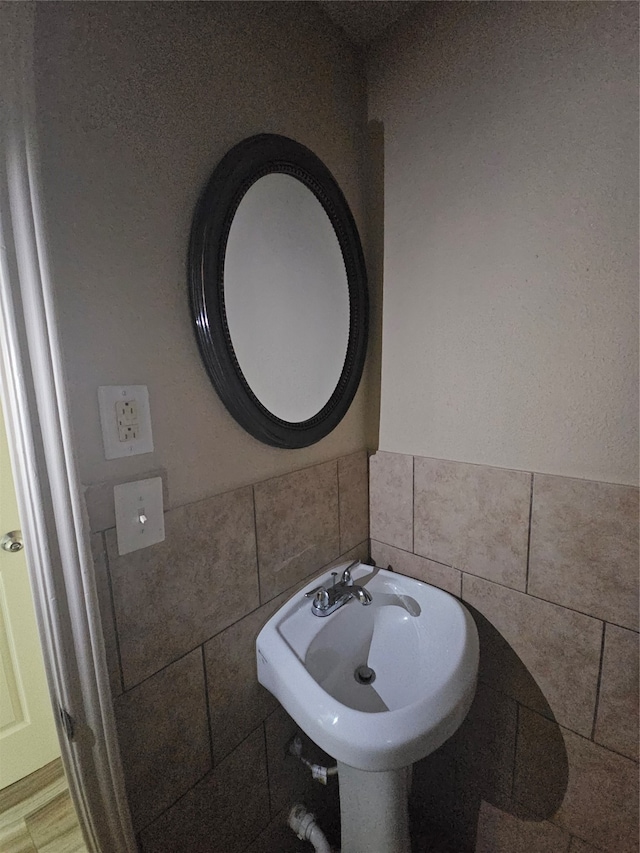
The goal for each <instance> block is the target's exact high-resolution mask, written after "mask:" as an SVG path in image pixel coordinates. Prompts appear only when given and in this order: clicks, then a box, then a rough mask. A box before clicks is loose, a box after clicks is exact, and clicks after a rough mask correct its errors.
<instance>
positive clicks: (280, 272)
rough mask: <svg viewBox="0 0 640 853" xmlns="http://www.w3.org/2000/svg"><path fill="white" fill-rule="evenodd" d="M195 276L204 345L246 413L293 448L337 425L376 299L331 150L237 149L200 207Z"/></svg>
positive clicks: (260, 430) (279, 140)
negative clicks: (323, 153)
mask: <svg viewBox="0 0 640 853" xmlns="http://www.w3.org/2000/svg"><path fill="white" fill-rule="evenodd" d="M188 276H189V299H190V305H191V317H192V322H193V329H194V332H195V336H196V341H197V344H198V348H199V350H200V355H201V357H202V361H203V364H204V367H205V369H206V371H207V373H208V374H209V378H210V380H211V382H212V384H213V387H214V388H215V390H216V391H217V393H218V395H219V397H220V399H221V400H222V402H223V403H224V405H225V406H226V407H227V409H228V411H229V412H230V414H231V415H232V416H233V417H234V418H235V419H236V421H237V422H238V423H239V424H240V425H241V426H242V427H244V429H246V430H247V432H249V433H250V434H251V435H252V436H254V438H257V439H258V440H259V441H263V442H265V443H266V444H270V445H272V446H274V447H281V448H291V449H293V448H298V447H308V446H309V445H310V444H314V443H315V442H317V441H320V440H321V439H323V438H324V437H325V436H326V435H328V434H329V433H330V432H331V431H332V430H333V429H335V428H336V426H337V425H338V424H339V423H340V421H341V420H342V418H344V416H345V414H346V413H347V411H348V409H349V407H350V405H351V403H352V401H353V398H354V396H355V393H356V391H357V390H358V385H359V383H360V378H361V376H362V369H363V366H364V361H365V356H366V351H367V331H368V322H369V299H368V293H367V273H366V269H365V264H364V255H363V252H362V245H361V243H360V237H359V235H358V229H357V227H356V223H355V221H354V218H353V215H352V213H351V211H350V209H349V205H348V203H347V200H346V198H345V197H344V195H343V193H342V190H341V189H340V187H339V186H338V184H337V183H336V180H335V178H334V177H333V175H332V174H331V172H330V171H329V169H328V168H327V167H326V166H325V165H324V163H323V162H322V160H320V159H319V157H317V156H316V155H315V154H314V153H313V151H311V150H310V149H308V148H306V147H305V146H304V145H301V144H300V143H299V142H296V141H295V140H293V139H289V138H287V137H286V136H278V135H276V134H270V133H261V134H258V135H257V136H251V137H249V138H248V139H244V140H242V141H241V142H239V143H238V144H237V145H235V146H234V147H233V148H232V149H231V150H230V151H228V152H227V153H226V154H225V155H224V157H223V158H222V160H220V162H219V163H218V165H217V166H216V168H215V169H214V171H213V173H212V175H211V177H210V178H209V180H208V182H207V184H206V185H205V187H204V189H203V191H202V193H201V195H200V198H199V199H198V203H197V205H196V208H195V211H194V215H193V222H192V226H191V236H190V239H189V254H188Z"/></svg>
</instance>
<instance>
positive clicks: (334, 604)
mask: <svg viewBox="0 0 640 853" xmlns="http://www.w3.org/2000/svg"><path fill="white" fill-rule="evenodd" d="M358 562H359V561H358V560H354V561H353V563H350V565H348V566H347V568H346V569H345V570H344V571H343V573H342V578H341V579H340V581H339V582H338V583H336V577H337V575H338V573H337V572H331V574H332V576H333V585H332V586H330V587H329V588H328V589H327V587H324V586H319V587H316V589H313V590H311V592H307V593H306V596H307V598H313V602H312V604H311V612H312V613H313V614H314V616H328V615H329V614H330V613H333V611H334V610H337V609H338V608H339V607H342V605H343V604H346V603H347V601H350V600H351V599H352V598H355V599H357V600H358V601H359V602H360V604H363V605H365V606H366V605H367V604H371V593H370V592H369V590H367V589H365V588H364V587H363V586H359V585H358V584H356V583H354V582H353V578H352V577H351V569H352V568H353V567H354V566H356V565H357V564H358Z"/></svg>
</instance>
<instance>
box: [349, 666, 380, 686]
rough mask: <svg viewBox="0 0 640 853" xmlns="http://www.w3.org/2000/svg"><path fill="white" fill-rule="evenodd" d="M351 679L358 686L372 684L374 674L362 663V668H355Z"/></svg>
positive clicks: (373, 671) (374, 678) (374, 677)
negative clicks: (353, 679)
mask: <svg viewBox="0 0 640 853" xmlns="http://www.w3.org/2000/svg"><path fill="white" fill-rule="evenodd" d="M353 677H354V678H355V680H356V681H357V682H358V684H373V682H374V681H375V680H376V673H375V670H373V669H371V667H370V666H367V665H366V664H364V663H363V664H362V666H357V667H356V669H355V671H354V673H353Z"/></svg>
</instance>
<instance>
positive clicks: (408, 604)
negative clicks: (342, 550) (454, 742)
mask: <svg viewBox="0 0 640 853" xmlns="http://www.w3.org/2000/svg"><path fill="white" fill-rule="evenodd" d="M343 568H344V567H343V566H339V567H338V568H337V571H338V572H341V571H342V569H343ZM351 572H352V577H353V581H354V582H355V583H357V584H359V585H360V586H362V587H364V588H365V589H366V590H368V592H369V593H371V596H372V601H371V604H369V605H368V606H364V605H363V604H361V603H360V602H358V601H356V600H355V599H352V600H351V601H349V602H347V604H345V605H343V606H342V607H340V608H339V609H338V610H336V611H335V612H333V613H331V614H330V615H329V616H326V617H319V616H315V615H314V614H312V612H311V602H310V600H309V598H306V597H305V593H307V592H309V591H311V590H313V589H315V588H316V587H318V586H319V585H321V584H322V585H324V586H330V585H331V583H332V576H331V573H330V572H326V573H324V574H322V575H320V576H319V577H317V578H315V579H314V580H313V581H312V582H311V583H310V584H308V586H306V587H305V588H303V589H302V590H300V591H299V592H297V593H296V594H295V595H294V596H293V597H292V598H291V599H290V600H289V601H287V602H286V603H285V604H284V605H283V606H282V607H281V608H280V609H279V610H278V611H277V613H275V614H274V616H272V617H271V619H270V620H269V621H268V622H267V623H266V625H265V626H264V628H263V629H262V631H261V632H260V634H259V635H258V639H257V641H256V647H257V660H258V679H259V681H260V683H261V684H263V685H264V686H265V687H266V688H267V689H268V690H270V691H271V693H273V695H274V696H275V697H276V698H277V699H278V700H279V701H280V703H281V704H282V705H283V707H284V708H285V710H286V711H287V712H288V713H289V714H290V715H291V717H293V719H294V720H295V721H296V723H298V725H299V726H300V728H301V729H302V730H303V731H304V732H306V734H307V735H308V736H309V737H310V738H311V739H312V740H313V741H315V743H317V744H318V746H320V747H322V749H324V750H325V752H328V753H329V755H332V756H334V757H335V758H336V760H337V761H338V775H339V781H340V812H341V825H342V853H409V850H410V844H409V830H408V819H407V778H408V768H410V766H411V764H413V762H414V761H418V760H419V759H421V758H424V757H425V756H426V755H428V754H429V753H431V752H433V751H434V750H435V749H437V748H438V747H439V746H440V745H441V744H443V743H444V741H445V740H447V739H448V738H449V737H451V735H452V734H453V733H454V732H455V731H456V729H457V728H458V726H459V725H460V723H461V722H462V721H463V720H464V718H465V716H466V714H467V712H468V710H469V707H470V705H471V702H472V700H473V696H474V693H475V687H476V677H477V672H478V634H477V631H476V627H475V623H474V622H473V619H472V618H471V615H470V614H469V612H468V611H467V610H466V608H465V607H464V606H463V605H462V604H461V603H460V602H459V601H458V600H457V599H456V598H454V597H453V596H451V595H449V594H448V593H446V592H443V591H442V590H440V589H437V588H436V587H432V586H430V585H429V584H425V583H422V582H421V581H417V580H414V579H413V578H408V577H405V576H404V575H399V574H396V573H394V572H390V571H386V570H385V569H378V568H375V567H373V566H367V565H364V564H358V565H357V566H356V567H354V568H352V570H351ZM363 667H364V668H365V669H362V668H363ZM371 670H372V671H373V675H371V673H370V671H371ZM363 673H364V675H365V681H368V683H361V682H362V674H363Z"/></svg>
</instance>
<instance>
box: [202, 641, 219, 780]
mask: <svg viewBox="0 0 640 853" xmlns="http://www.w3.org/2000/svg"><path fill="white" fill-rule="evenodd" d="M200 649H201V651H202V673H203V676H204V706H205V710H206V713H207V728H208V730H209V731H208V734H209V758H210V759H211V769H212V770H213V768H214V766H215V760H214V755H213V725H212V723H211V705H210V703H209V678H208V676H207V660H206V657H205V653H204V643H203V644H202V645H201V646H200Z"/></svg>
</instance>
